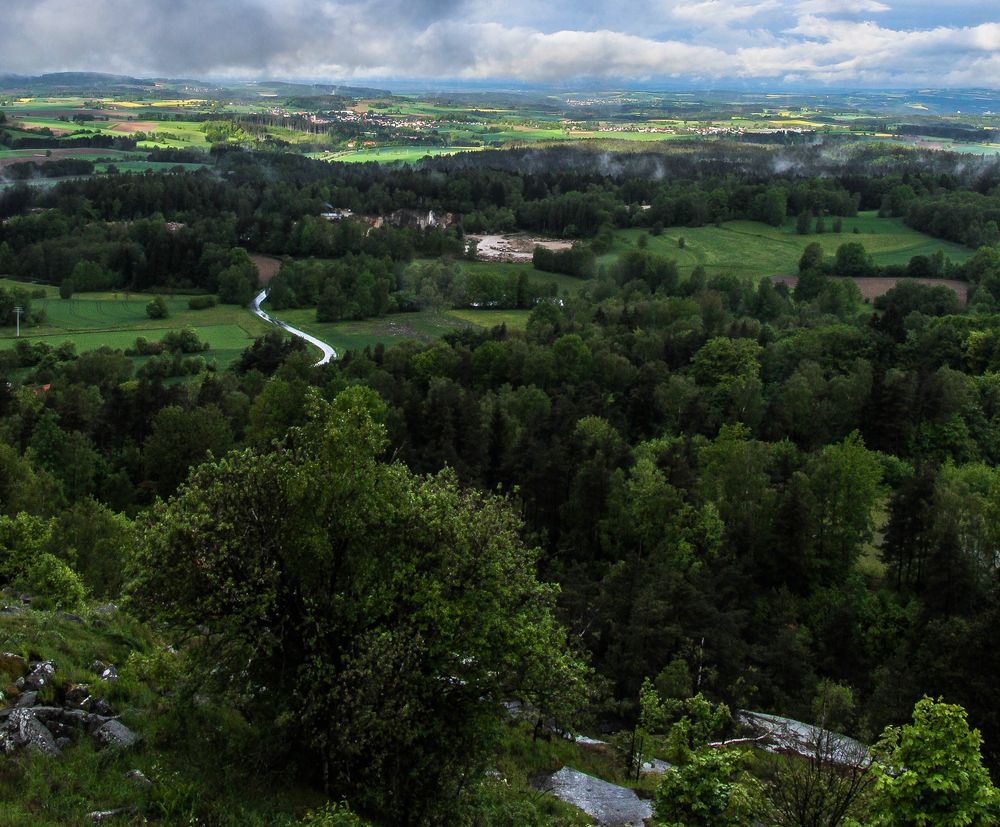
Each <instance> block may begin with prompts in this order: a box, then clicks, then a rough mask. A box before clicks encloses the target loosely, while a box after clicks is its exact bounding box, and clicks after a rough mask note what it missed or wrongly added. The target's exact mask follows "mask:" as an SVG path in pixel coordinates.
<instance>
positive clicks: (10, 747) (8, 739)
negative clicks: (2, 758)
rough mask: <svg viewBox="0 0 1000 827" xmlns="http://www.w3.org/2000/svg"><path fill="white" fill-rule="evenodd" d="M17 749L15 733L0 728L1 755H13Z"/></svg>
mask: <svg viewBox="0 0 1000 827" xmlns="http://www.w3.org/2000/svg"><path fill="white" fill-rule="evenodd" d="M16 751H17V742H16V741H15V740H14V734H13V733H12V732H8V731H7V730H6V729H0V755H13V753H14V752H16Z"/></svg>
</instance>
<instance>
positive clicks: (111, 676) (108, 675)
mask: <svg viewBox="0 0 1000 827" xmlns="http://www.w3.org/2000/svg"><path fill="white" fill-rule="evenodd" d="M101 680H102V681H116V680H118V670H117V669H115V667H114V666H113V665H111V664H109V665H108V666H107V667H106V668H105V669H104V671H103V672H101Z"/></svg>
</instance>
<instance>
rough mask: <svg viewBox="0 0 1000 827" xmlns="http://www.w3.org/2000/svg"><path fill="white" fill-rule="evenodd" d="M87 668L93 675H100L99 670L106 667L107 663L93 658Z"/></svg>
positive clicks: (101, 670)
mask: <svg viewBox="0 0 1000 827" xmlns="http://www.w3.org/2000/svg"><path fill="white" fill-rule="evenodd" d="M87 668H88V669H89V670H90V671H91V672H93V673H94V674H95V675H100V674H101V672H103V671H104V670H105V669H107V668H108V665H107V664H106V663H105V662H104V661H103V660H95V661H94V662H93V663H92V664H90V666H88V667H87Z"/></svg>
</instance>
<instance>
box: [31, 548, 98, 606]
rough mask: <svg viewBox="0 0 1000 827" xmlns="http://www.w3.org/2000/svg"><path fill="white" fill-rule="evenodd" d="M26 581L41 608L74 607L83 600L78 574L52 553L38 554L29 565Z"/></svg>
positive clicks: (81, 584) (82, 590) (81, 585)
mask: <svg viewBox="0 0 1000 827" xmlns="http://www.w3.org/2000/svg"><path fill="white" fill-rule="evenodd" d="M26 581H27V586H28V589H29V591H30V592H31V593H32V595H34V597H35V598H36V599H37V601H38V605H39V606H40V607H41V608H43V609H47V608H53V609H75V608H77V607H78V606H79V605H80V604H81V603H82V602H83V597H84V589H83V581H82V580H80V576H79V575H78V574H77V573H76V572H75V571H73V569H71V568H70V567H69V566H67V565H66V564H65V563H64V562H63V561H62V560H60V559H59V558H58V557H56V556H55V555H54V554H49V553H48V552H46V553H44V554H40V555H38V556H37V557H36V558H35V559H34V560H33V561H32V562H31V564H30V565H29V568H28V573H27V577H26Z"/></svg>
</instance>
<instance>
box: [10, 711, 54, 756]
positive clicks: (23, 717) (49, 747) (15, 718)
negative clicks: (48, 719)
mask: <svg viewBox="0 0 1000 827" xmlns="http://www.w3.org/2000/svg"><path fill="white" fill-rule="evenodd" d="M7 728H8V730H11V731H12V732H13V735H14V742H15V744H17V746H20V747H27V748H28V749H31V750H35V751H36V752H41V753H42V754H44V755H59V754H60V752H61V750H60V749H59V747H58V746H56V741H55V738H53V737H52V733H51V732H49V730H48V728H47V727H46V726H45V724H43V723H42V722H41V721H40V720H38V717H37V716H36V715H35V714H34V710H33V709H15V710H14V711H13V712H12V713H11V714H10V717H9V718H8V719H7Z"/></svg>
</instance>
